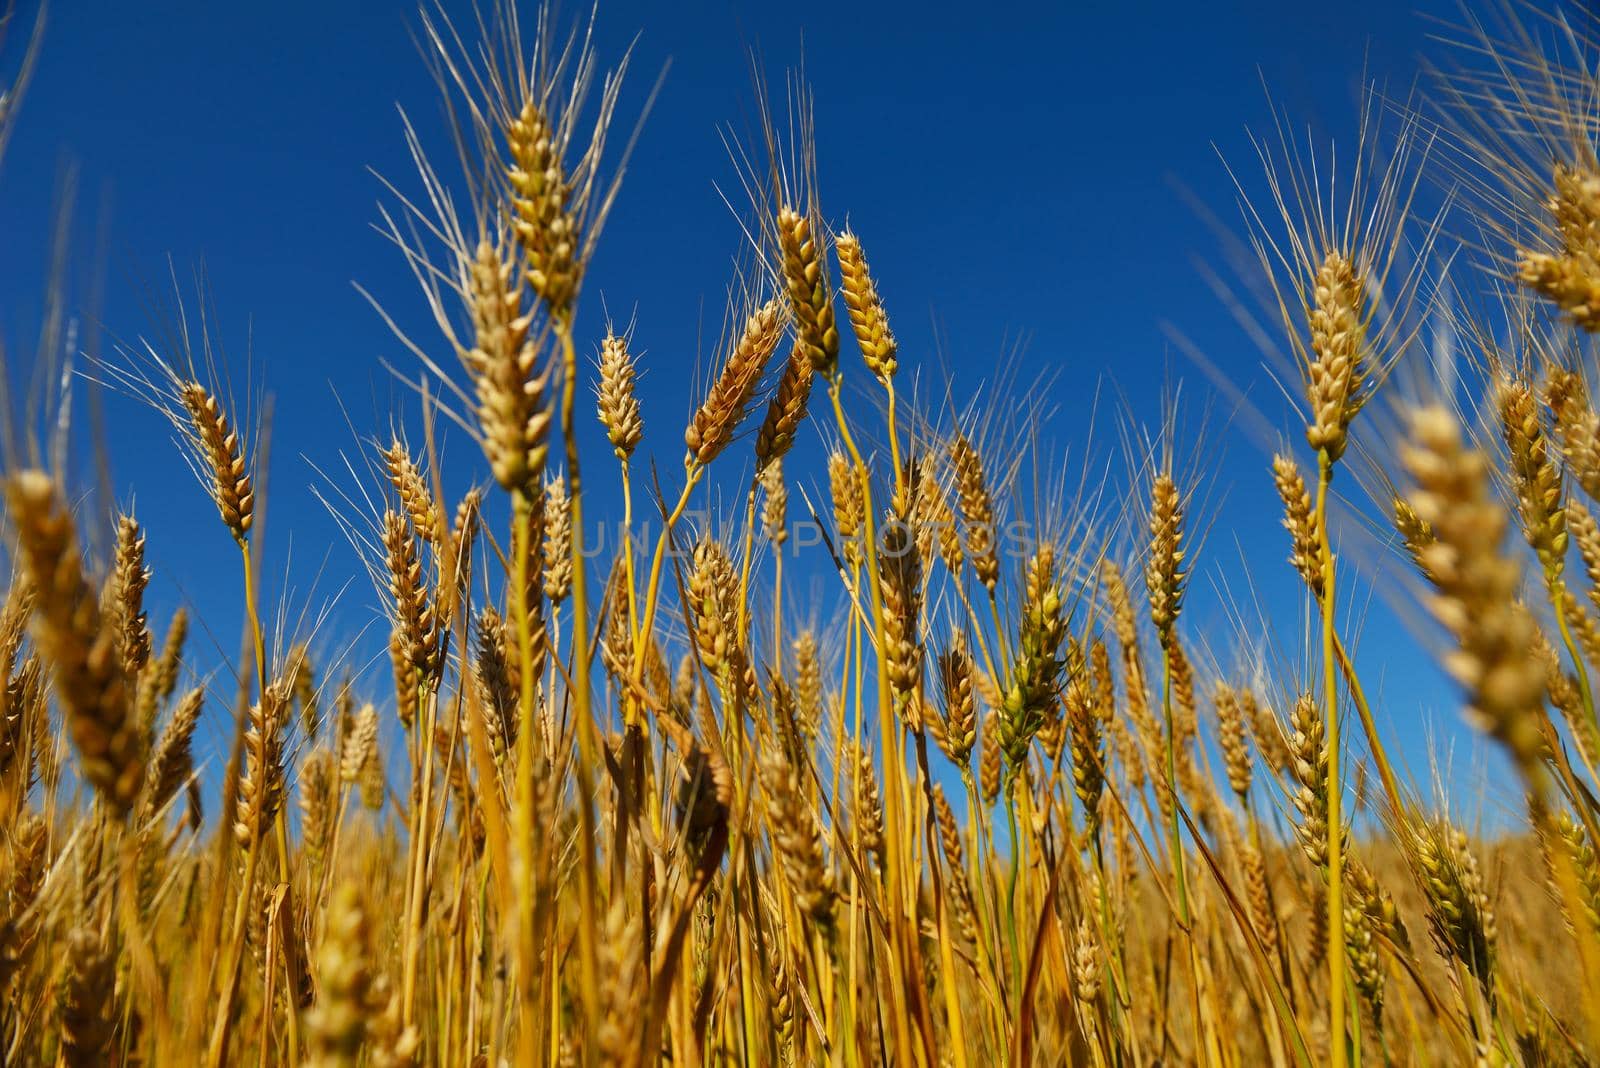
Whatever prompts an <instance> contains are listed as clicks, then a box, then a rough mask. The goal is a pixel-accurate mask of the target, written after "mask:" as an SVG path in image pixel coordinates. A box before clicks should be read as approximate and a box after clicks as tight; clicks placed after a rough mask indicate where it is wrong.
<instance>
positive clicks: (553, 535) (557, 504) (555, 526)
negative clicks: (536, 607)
mask: <svg viewBox="0 0 1600 1068" xmlns="http://www.w3.org/2000/svg"><path fill="white" fill-rule="evenodd" d="M541 526H542V528H543V530H544V549H543V562H544V595H545V596H546V597H548V598H550V603H551V604H552V605H559V604H560V603H561V602H562V601H565V600H566V599H567V595H568V594H569V593H571V592H572V552H571V548H572V505H571V501H570V500H569V499H568V498H567V480H566V479H565V478H564V477H562V476H561V475H556V476H555V477H554V478H551V479H549V480H547V481H546V482H545V485H544V522H543V523H542V524H541Z"/></svg>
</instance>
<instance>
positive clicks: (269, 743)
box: [233, 682, 289, 848]
mask: <svg viewBox="0 0 1600 1068" xmlns="http://www.w3.org/2000/svg"><path fill="white" fill-rule="evenodd" d="M288 704H289V702H288V695H287V694H285V693H284V691H283V687H282V684H281V683H280V682H273V683H272V684H271V685H269V686H268V687H267V690H266V692H265V693H263V694H262V695H261V699H260V700H259V701H257V702H256V703H255V704H254V705H253V706H251V708H250V717H249V727H248V729H247V730H246V732H245V736H244V755H245V764H244V771H243V773H242V774H241V775H240V776H239V800H238V802H237V804H236V807H235V814H234V821H233V834H234V837H235V838H236V839H238V842H239V844H240V846H242V847H245V848H249V847H250V846H251V845H252V844H253V843H256V842H259V841H261V836H262V834H263V833H264V832H265V830H266V827H267V825H268V824H269V823H271V822H272V819H273V817H274V816H276V815H277V812H278V809H279V808H280V807H281V806H282V805H283V727H284V721H285V720H286V719H287V718H288Z"/></svg>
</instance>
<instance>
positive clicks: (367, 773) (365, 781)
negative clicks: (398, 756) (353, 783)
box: [357, 717, 389, 812]
mask: <svg viewBox="0 0 1600 1068" xmlns="http://www.w3.org/2000/svg"><path fill="white" fill-rule="evenodd" d="M373 724H374V726H376V724H377V719H376V717H374V719H373ZM372 738H373V741H372V746H371V747H370V748H369V749H367V750H366V754H367V758H366V759H365V760H363V761H362V762H361V765H360V767H359V768H357V775H358V782H357V789H359V790H360V791H361V803H362V805H364V806H366V809H367V811H369V812H378V811H381V810H382V808H383V802H384V798H386V797H387V796H388V794H389V783H388V779H387V777H386V775H385V772H384V767H383V751H382V749H380V748H379V746H378V742H377V733H376V730H374V733H373V736H372Z"/></svg>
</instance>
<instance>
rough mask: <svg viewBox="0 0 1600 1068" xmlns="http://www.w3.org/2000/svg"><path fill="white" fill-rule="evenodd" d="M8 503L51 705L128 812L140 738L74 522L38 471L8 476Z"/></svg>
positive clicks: (138, 770) (86, 765)
mask: <svg viewBox="0 0 1600 1068" xmlns="http://www.w3.org/2000/svg"><path fill="white" fill-rule="evenodd" d="M6 490H7V492H6V500H7V503H8V505H9V506H10V510H11V518H12V522H13V523H14V524H15V525H16V529H17V541H18V543H19V546H20V548H21V552H22V556H23V559H24V561H25V563H26V567H27V574H28V578H29V581H30V582H31V583H32V585H33V588H34V589H35V590H36V591H37V596H36V597H35V599H34V618H35V621H36V624H35V628H34V640H35V641H36V642H37V643H38V647H39V650H40V652H41V653H43V654H44V656H45V658H46V659H47V660H48V661H49V663H50V664H51V666H52V667H53V669H54V676H55V693H56V699H57V701H58V702H59V703H60V705H61V708H62V711H63V713H64V715H65V717H66V722H67V729H68V731H69V732H70V733H71V735H72V740H73V743H74V744H75V745H76V747H77V750H78V758H79V761H80V762H81V763H82V765H83V774H84V777H85V778H86V779H88V781H89V782H90V783H91V784H93V786H94V787H95V789H96V790H98V791H99V793H100V796H101V797H102V798H104V799H105V801H106V803H107V804H108V805H110V806H111V808H112V809H113V810H114V811H116V812H118V813H122V814H125V813H127V812H128V810H129V809H130V808H131V807H132V805H133V803H134V800H135V799H136V798H137V797H138V794H139V787H140V785H141V783H142V782H143V779H144V756H145V754H144V751H143V748H144V732H143V731H141V730H140V729H139V725H138V724H137V723H136V722H134V717H133V716H131V715H130V714H129V713H130V712H131V709H130V708H129V697H130V694H129V692H128V684H127V680H126V678H125V677H124V676H123V674H122V657H121V655H120V654H119V652H118V649H117V632H116V630H115V629H113V628H110V627H107V626H105V625H104V623H103V622H102V620H101V617H100V607H99V600H98V598H97V597H96V596H95V593H94V590H93V589H92V588H91V587H90V585H89V582H88V580H87V579H86V578H85V576H84V573H83V559H82V557H81V555H80V553H79V549H78V544H77V535H76V532H75V530H74V527H73V522H72V516H71V514H70V513H69V512H68V511H67V509H66V507H65V505H64V504H63V503H62V501H61V498H60V496H59V494H58V492H57V490H56V486H55V483H54V482H52V481H51V479H50V477H49V476H48V475H46V474H44V472H42V471H24V472H23V473H21V474H19V475H15V476H13V477H12V478H11V480H10V482H9V483H8V485H7V487H6Z"/></svg>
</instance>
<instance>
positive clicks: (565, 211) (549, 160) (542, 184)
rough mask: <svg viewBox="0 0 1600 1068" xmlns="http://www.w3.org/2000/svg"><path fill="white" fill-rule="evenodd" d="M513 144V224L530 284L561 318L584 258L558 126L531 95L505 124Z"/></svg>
mask: <svg viewBox="0 0 1600 1068" xmlns="http://www.w3.org/2000/svg"><path fill="white" fill-rule="evenodd" d="M506 140H507V142H508V143H509V145H510V149H511V167H510V169H509V173H508V177H509V180H510V185H511V210H512V212H513V213H514V215H515V218H514V220H513V223H512V226H513V229H514V230H515V232H516V235H517V243H518V244H520V245H521V246H522V251H523V254H524V255H525V256H527V258H528V285H529V286H530V287H531V288H532V289H533V291H534V292H535V293H536V294H538V295H539V298H540V299H541V300H543V301H544V302H545V305H546V306H547V307H549V309H550V314H551V315H553V316H555V317H557V318H562V317H565V316H568V315H569V314H570V312H571V305H572V300H573V297H574V296H575V295H576V294H577V288H578V281H579V278H580V276H581V274H582V271H583V264H582V263H581V262H580V261H579V258H578V232H577V231H578V220H577V218H576V216H575V214H574V213H573V211H572V207H571V200H572V194H573V187H572V183H571V182H570V181H569V179H568V177H567V175H566V173H565V171H564V170H563V168H562V163H561V153H560V146H559V144H558V142H557V139H556V132H555V130H554V128H553V127H552V126H551V123H550V119H549V117H548V116H547V115H546V114H545V111H544V108H543V107H542V105H541V102H540V101H538V100H536V99H534V98H533V97H532V96H529V97H528V99H527V100H526V101H524V103H523V105H522V108H521V110H520V111H519V112H518V114H517V115H516V117H515V118H514V119H512V120H511V122H509V123H508V124H507V127H506Z"/></svg>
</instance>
